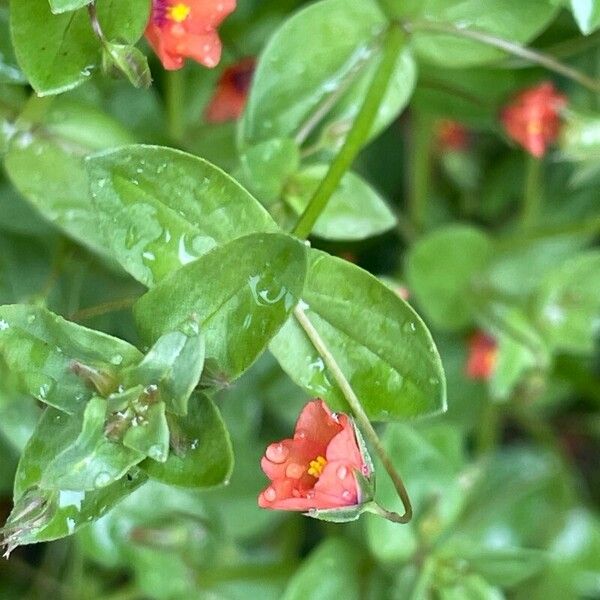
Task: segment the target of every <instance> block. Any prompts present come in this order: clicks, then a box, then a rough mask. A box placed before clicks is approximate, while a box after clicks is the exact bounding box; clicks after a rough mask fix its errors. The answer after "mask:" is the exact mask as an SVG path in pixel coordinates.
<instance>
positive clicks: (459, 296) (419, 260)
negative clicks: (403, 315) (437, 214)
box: [406, 225, 493, 330]
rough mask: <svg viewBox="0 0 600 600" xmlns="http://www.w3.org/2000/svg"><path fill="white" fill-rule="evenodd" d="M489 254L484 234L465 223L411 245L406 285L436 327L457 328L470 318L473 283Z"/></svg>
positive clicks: (469, 320) (407, 262)
mask: <svg viewBox="0 0 600 600" xmlns="http://www.w3.org/2000/svg"><path fill="white" fill-rule="evenodd" d="M492 256H493V247H492V243H491V241H490V240H489V238H488V237H487V236H486V235H485V233H483V232H482V231H479V230H477V229H475V228H473V227H469V226H467V225H449V226H447V227H445V228H443V229H439V230H437V231H435V232H434V233H432V234H430V235H428V236H426V237H424V238H422V239H421V240H419V241H418V242H417V243H416V244H415V245H414V246H413V247H412V248H411V250H410V253H409V255H408V258H407V261H406V277H407V280H408V287H409V289H410V291H411V293H414V295H415V298H416V299H417V302H418V305H419V307H420V308H421V309H422V310H423V312H424V313H425V315H426V317H427V318H428V319H430V320H431V322H432V323H433V324H434V325H435V326H436V327H439V328H440V329H444V330H453V329H460V328H462V327H465V326H467V325H468V324H469V323H470V322H471V321H472V319H473V311H474V307H473V306H472V304H471V302H472V299H473V284H474V283H475V278H476V277H477V275H478V274H479V273H480V272H481V271H482V270H483V268H484V267H485V266H486V265H487V264H488V262H489V261H490V259H491V258H492Z"/></svg>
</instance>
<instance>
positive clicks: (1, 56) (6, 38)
mask: <svg viewBox="0 0 600 600" xmlns="http://www.w3.org/2000/svg"><path fill="white" fill-rule="evenodd" d="M8 19H9V14H8V8H6V7H4V6H0V84H3V83H13V84H14V83H16V84H25V83H27V79H26V78H25V75H23V73H22V72H21V70H20V69H19V67H18V66H17V59H16V58H15V53H14V50H13V47H12V44H11V41H10V33H9V29H8ZM0 147H1V146H0Z"/></svg>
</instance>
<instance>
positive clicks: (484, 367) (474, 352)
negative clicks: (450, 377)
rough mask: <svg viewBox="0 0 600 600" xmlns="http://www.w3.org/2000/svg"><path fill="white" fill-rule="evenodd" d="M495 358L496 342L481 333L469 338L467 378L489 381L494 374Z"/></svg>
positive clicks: (478, 332) (496, 351)
mask: <svg viewBox="0 0 600 600" xmlns="http://www.w3.org/2000/svg"><path fill="white" fill-rule="evenodd" d="M497 356H498V345H497V344H496V340H494V338H493V337H490V336H489V335H487V334H485V333H483V332H482V331H477V332H475V333H474V334H473V335H472V336H471V337H470V338H469V357H468V359H467V369H466V371H467V376H468V377H469V378H470V379H484V380H486V379H489V378H490V377H491V376H492V374H493V372H494V367H495V366H496V358H497Z"/></svg>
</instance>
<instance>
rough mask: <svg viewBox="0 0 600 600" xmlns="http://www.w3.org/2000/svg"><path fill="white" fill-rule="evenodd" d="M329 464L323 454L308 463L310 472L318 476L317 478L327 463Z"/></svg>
mask: <svg viewBox="0 0 600 600" xmlns="http://www.w3.org/2000/svg"><path fill="white" fill-rule="evenodd" d="M326 464H327V459H326V458H324V457H323V456H317V458H315V460H311V461H310V463H309V464H308V467H309V468H308V471H307V472H308V474H309V475H312V476H313V477H316V478H317V479H318V478H319V477H320V476H321V473H322V472H323V469H324V468H325V465H326Z"/></svg>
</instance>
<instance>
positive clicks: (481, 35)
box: [404, 21, 600, 92]
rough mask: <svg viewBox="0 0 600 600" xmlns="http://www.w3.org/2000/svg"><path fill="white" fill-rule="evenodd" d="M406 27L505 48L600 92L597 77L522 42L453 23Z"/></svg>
mask: <svg viewBox="0 0 600 600" xmlns="http://www.w3.org/2000/svg"><path fill="white" fill-rule="evenodd" d="M404 28H405V30H406V31H408V32H411V33H413V32H416V31H428V32H431V33H441V34H448V35H454V36H456V37H462V38H467V39H470V40H473V41H476V42H481V43H482V44H486V45H487V46H493V47H494V48H498V49H499V50H503V51H504V52H507V53H508V54H512V55H513V56H518V57H519V58H523V59H525V60H527V61H529V62H530V63H534V64H537V65H541V66H542V67H546V68H547V69H549V70H550V71H554V72H555V73H558V74H560V75H563V76H564V77H567V78H569V79H572V80H573V81H576V82H577V83H579V84H580V85H582V86H584V87H586V88H588V89H590V90H593V91H594V92H600V81H598V80H597V79H593V78H592V77H589V76H588V75H586V74H585V73H582V72H581V71H578V70H577V69H573V68H571V67H569V66H567V65H565V64H563V63H561V62H560V61H558V60H556V59H555V58H553V57H552V56H549V55H548V54H544V53H543V52H538V51H537V50H531V49H530V48H526V47H525V46H522V45H521V44H517V43H515V42H510V41H508V40H505V39H503V38H499V37H496V36H495V35H492V34H490V33H486V32H484V31H477V30H475V29H463V28H462V27H457V26H456V25H453V24H451V23H433V22H431V21H409V22H406V23H404Z"/></svg>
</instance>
